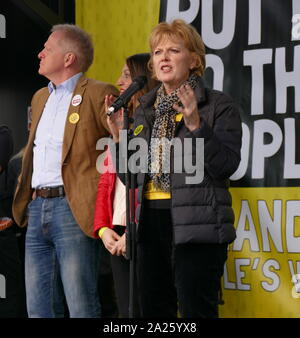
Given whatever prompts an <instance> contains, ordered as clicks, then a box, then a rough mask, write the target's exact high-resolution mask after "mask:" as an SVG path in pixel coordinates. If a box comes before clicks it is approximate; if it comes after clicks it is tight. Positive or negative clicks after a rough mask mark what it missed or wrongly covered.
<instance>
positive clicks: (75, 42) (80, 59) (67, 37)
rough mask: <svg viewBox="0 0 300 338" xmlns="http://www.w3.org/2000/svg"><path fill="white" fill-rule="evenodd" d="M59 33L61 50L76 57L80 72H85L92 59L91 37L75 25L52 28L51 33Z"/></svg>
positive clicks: (61, 25)
mask: <svg viewBox="0 0 300 338" xmlns="http://www.w3.org/2000/svg"><path fill="white" fill-rule="evenodd" d="M57 31H61V32H63V33H64V37H63V39H62V42H63V48H64V49H65V50H66V51H68V52H72V53H74V54H75V55H76V59H77V63H78V67H79V69H80V71H82V72H86V71H87V70H88V69H89V67H90V66H91V64H92V63H93V59H94V47H93V42H92V38H91V36H90V35H89V34H88V33H87V32H85V31H84V30H83V29H81V28H80V27H78V26H76V25H71V24H60V25H55V26H53V27H52V29H51V32H52V33H53V32H57Z"/></svg>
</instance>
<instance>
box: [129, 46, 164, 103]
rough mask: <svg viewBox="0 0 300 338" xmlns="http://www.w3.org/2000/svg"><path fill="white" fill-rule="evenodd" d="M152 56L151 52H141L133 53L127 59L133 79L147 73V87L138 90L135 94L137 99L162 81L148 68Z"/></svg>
mask: <svg viewBox="0 0 300 338" xmlns="http://www.w3.org/2000/svg"><path fill="white" fill-rule="evenodd" d="M150 57H151V55H150V53H140V54H134V55H131V56H129V57H128V58H127V59H126V64H127V66H128V69H129V72H130V76H131V78H132V79H134V78H135V77H137V76H140V75H145V76H146V77H147V83H146V85H145V87H144V88H143V89H141V90H140V91H138V93H137V94H135V99H136V100H137V99H138V98H139V97H141V96H142V95H144V94H146V93H148V92H149V91H150V90H151V89H153V88H154V87H156V86H157V85H159V84H160V82H158V81H157V80H155V79H153V77H152V73H151V71H150V69H149V68H148V62H149V60H150Z"/></svg>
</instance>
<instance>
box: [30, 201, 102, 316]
mask: <svg viewBox="0 0 300 338" xmlns="http://www.w3.org/2000/svg"><path fill="white" fill-rule="evenodd" d="M25 250H26V251H25V280H26V296H27V309H28V315H29V317H40V318H49V317H50V318H53V317H63V316H64V309H65V306H64V297H65V302H66V304H67V306H68V311H69V315H70V317H73V318H75V317H77V318H94V317H98V318H99V317H100V314H101V313H100V303H99V297H98V291H97V287H98V285H97V284H98V275H99V259H100V245H99V242H98V241H97V240H95V239H92V238H89V237H88V236H86V235H85V234H84V233H83V232H82V230H81V229H80V228H79V225H78V224H77V223H76V221H75V219H74V217H73V215H72V212H71V210H70V207H69V204H68V202H67V200H66V198H65V197H57V198H48V199H44V198H41V197H38V198H37V199H35V200H34V201H32V202H31V203H30V204H29V206H28V229H27V233H26V249H25Z"/></svg>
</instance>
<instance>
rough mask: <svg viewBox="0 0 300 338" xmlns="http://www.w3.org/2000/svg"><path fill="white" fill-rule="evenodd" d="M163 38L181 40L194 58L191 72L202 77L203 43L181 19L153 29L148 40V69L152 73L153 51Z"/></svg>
mask: <svg viewBox="0 0 300 338" xmlns="http://www.w3.org/2000/svg"><path fill="white" fill-rule="evenodd" d="M164 38H170V39H179V40H182V41H183V42H184V45H185V47H186V48H187V49H188V50H189V51H190V52H191V53H193V54H194V56H195V67H194V68H193V69H192V72H193V73H195V74H198V75H200V76H202V75H203V73H204V70H205V65H206V64H205V46H204V43H203V41H202V38H201V36H200V34H199V33H198V32H197V30H196V29H195V28H194V27H193V26H191V25H189V24H187V23H186V22H185V21H184V20H181V19H176V20H173V21H172V22H170V23H168V22H161V23H159V24H158V25H157V26H155V27H154V28H153V30H152V32H151V34H150V38H149V45H150V49H151V59H150V61H149V68H150V69H151V70H152V72H153V63H152V62H153V61H152V58H153V52H154V49H155V48H156V47H157V45H158V44H159V42H160V41H161V40H162V39H164Z"/></svg>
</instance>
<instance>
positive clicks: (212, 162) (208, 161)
mask: <svg viewBox="0 0 300 338" xmlns="http://www.w3.org/2000/svg"><path fill="white" fill-rule="evenodd" d="M156 90H157V89H154V90H152V91H151V92H149V93H147V94H146V95H144V96H143V97H142V98H141V99H140V102H141V104H140V106H139V107H138V108H137V110H136V112H135V122H134V128H136V127H137V126H143V128H142V131H141V132H140V133H139V134H138V135H137V137H142V138H143V139H145V140H146V141H147V142H148V144H150V137H151V128H152V126H153V122H154V110H153V104H154V102H155V98H156ZM195 93H196V96H197V99H198V109H199V113H200V119H201V122H200V123H201V126H200V129H198V130H196V131H194V132H190V131H189V130H188V129H187V128H186V127H185V125H184V122H183V120H182V121H181V122H180V123H179V125H178V126H177V128H176V132H175V137H178V138H180V139H181V140H182V141H183V139H184V138H190V139H192V140H193V150H195V138H203V139H204V168H205V169H204V178H203V180H202V182H201V183H198V184H187V183H186V177H190V176H191V175H189V174H187V173H185V172H183V173H172V170H171V195H172V198H171V212H172V219H173V226H174V240H175V244H180V243H230V242H232V241H233V240H234V239H235V237H236V235H235V229H234V226H233V223H234V213H233V210H232V208H231V195H230V193H229V191H228V187H229V180H228V178H229V177H230V176H231V175H232V174H233V173H234V172H235V170H236V169H237V168H238V165H239V163H240V149H241V137H242V129H241V119H240V113H239V109H238V107H237V106H236V105H235V103H234V102H233V101H232V99H231V98H229V97H228V96H227V95H225V94H224V93H222V92H218V91H215V90H210V89H207V88H204V86H203V82H202V79H201V78H199V79H198V86H197V87H196V88H195ZM140 129H141V127H140V128H138V129H137V130H140ZM118 149H119V147H117V151H118ZM193 157H195V152H193ZM117 158H118V156H117ZM192 176H193V175H192ZM120 177H121V179H122V180H123V181H124V177H122V175H120ZM147 177H148V176H147V174H144V173H138V175H137V185H138V203H139V204H138V208H137V219H138V220H139V227H140V226H141V225H142V222H143V204H144V203H143V201H144V199H143V193H144V187H145V184H146V182H147Z"/></svg>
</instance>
